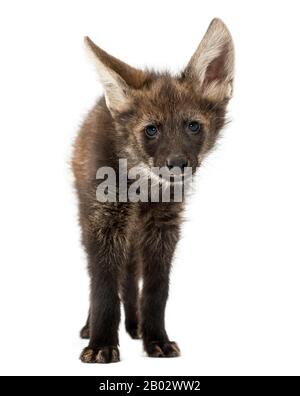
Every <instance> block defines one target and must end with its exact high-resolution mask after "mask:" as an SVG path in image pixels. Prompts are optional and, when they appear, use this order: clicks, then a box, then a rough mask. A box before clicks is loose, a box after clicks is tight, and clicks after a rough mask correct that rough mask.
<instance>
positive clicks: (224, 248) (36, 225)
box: [0, 0, 300, 375]
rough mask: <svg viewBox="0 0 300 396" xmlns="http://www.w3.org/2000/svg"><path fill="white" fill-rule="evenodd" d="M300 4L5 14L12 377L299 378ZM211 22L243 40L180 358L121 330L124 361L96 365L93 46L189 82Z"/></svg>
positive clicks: (181, 271) (182, 287)
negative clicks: (74, 164)
mask: <svg viewBox="0 0 300 396" xmlns="http://www.w3.org/2000/svg"><path fill="white" fill-rule="evenodd" d="M298 3H299V2H297V1H274V0H272V1H266V0H265V1H254V0H251V1H224V0H222V1H213V0H209V1H199V0H195V1H194V0H185V1H182V0H181V1H179V0H169V1H167V0H164V1H161V0H151V1H140V0H139V1H138V0H136V1H129V0H128V1H124V0H123V1H115V0H110V1H106V2H104V1H87V0H84V1H83V0H82V1H74V0H73V1H67V0H64V1H54V0H52V1H30V0H27V1H13V0H12V1H1V5H0V30H1V32H0V33H1V34H0V51H1V52H0V68H1V73H0V117H1V118H0V132H1V143H0V180H1V190H0V191H1V197H0V199H1V205H0V232H1V247H0V265H1V274H0V304H1V330H0V373H1V374H11V375H17V374H19V375H29V374H31V375H41V374H43V375H54V374H58V375H64V374H69V375H129V374H131V375H156V374H159V375H176V374H177V375H215V374H216V375H217V374H219V375H233V374H237V375H242V374H246V375H252V374H266V375H267V374H270V375H276V374H284V375H285V374H294V375H295V374H297V375H299V374H300V368H299V365H300V362H299V356H300V337H299V334H300V319H299V302H300V288H299V278H300V268H299V264H300V253H299V231H300V230H299V228H300V210H299V206H300V188H299V171H300V155H299V151H300V130H299V88H300V87H299V82H300V77H299V75H300V62H299V37H300V24H299V9H298V7H297V6H298ZM213 17H220V18H222V19H223V20H224V21H225V22H226V24H227V25H228V27H229V29H230V30H231V32H232V35H233V38H234V42H235V46H236V80H235V95H234V99H233V100H232V102H231V105H230V118H231V120H232V123H231V124H230V125H229V126H228V127H227V128H226V130H225V131H224V138H223V139H222V140H221V141H220V144H219V147H218V148H217V150H216V151H215V152H214V153H213V154H212V155H211V156H210V157H209V158H208V159H207V161H206V163H205V165H204V166H203V168H202V169H201V170H200V173H199V183H198V184H199V185H198V188H197V191H196V192H195V194H194V195H193V197H192V198H191V199H190V202H189V204H188V208H187V212H186V219H187V221H186V223H185V226H184V230H183V238H182V240H181V242H180V244H179V246H178V250H177V254H176V260H175V262H174V268H173V273H172V281H171V294H170V298H169V302H168V307H167V328H168V331H169V334H170V337H171V339H172V340H176V341H177V342H178V343H179V345H180V347H181V350H182V357H180V358H178V359H149V358H147V357H145V356H144V354H143V352H142V346H141V343H140V341H133V340H131V339H130V338H129V336H127V334H125V332H124V330H123V327H124V326H123V322H122V323H121V334H120V344H121V357H122V362H121V363H118V364H112V365H84V364H82V363H81V362H80V361H79V359H78V356H79V354H80V352H81V349H82V348H83V347H84V346H85V345H86V342H85V341H82V340H79V337H78V331H79V329H80V328H81V326H82V325H83V323H84V321H85V319H86V313H87V309H88V278H87V275H86V271H85V257H84V254H83V251H82V249H81V246H80V239H79V238H80V237H79V228H78V225H77V207H76V200H75V194H74V191H73V188H72V182H73V179H72V175H71V172H70V169H69V165H68V162H69V160H70V156H71V146H72V142H73V140H74V137H75V136H76V132H77V130H78V127H79V125H80V123H81V122H82V119H83V117H84V115H85V114H86V112H87V111H88V109H89V108H90V107H91V106H92V105H93V103H94V102H95V100H96V98H97V97H98V96H99V95H100V94H101V87H100V85H99V83H98V81H97V77H96V75H95V73H94V70H93V67H92V66H90V64H89V63H88V60H87V58H86V56H85V53H84V51H83V36H85V35H89V36H90V37H91V38H92V39H93V40H94V41H95V42H97V43H98V44H99V45H100V46H102V48H104V49H105V50H107V51H108V52H110V53H112V54H113V55H115V56H117V57H120V58H121V59H123V60H125V61H126V62H128V63H131V64H133V65H135V66H144V65H148V66H154V67H156V68H158V69H162V68H164V67H166V66H168V67H169V68H170V69H171V70H174V71H177V70H180V68H182V67H183V66H184V65H185V64H186V63H187V62H188V60H189V57H190V56H191V55H192V53H193V51H194V50H195V48H196V47H197V45H198V43H199V41H200V39H201V37H202V35H203V34H204V32H205V30H206V28H207V26H208V24H209V22H210V21H211V19H212V18H213Z"/></svg>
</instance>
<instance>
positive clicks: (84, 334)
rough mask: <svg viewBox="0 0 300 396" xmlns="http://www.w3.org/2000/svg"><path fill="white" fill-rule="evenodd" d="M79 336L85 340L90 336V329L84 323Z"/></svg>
mask: <svg viewBox="0 0 300 396" xmlns="http://www.w3.org/2000/svg"><path fill="white" fill-rule="evenodd" d="M80 337H81V338H83V339H85V340H87V339H88V338H90V329H89V326H88V325H85V326H84V327H83V328H82V329H81V330H80Z"/></svg>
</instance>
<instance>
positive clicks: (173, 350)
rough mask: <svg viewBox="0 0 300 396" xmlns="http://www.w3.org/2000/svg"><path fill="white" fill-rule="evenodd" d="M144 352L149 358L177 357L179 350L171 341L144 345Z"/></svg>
mask: <svg viewBox="0 0 300 396" xmlns="http://www.w3.org/2000/svg"><path fill="white" fill-rule="evenodd" d="M145 350H146V352H147V354H148V356H150V357H178V356H180V350H179V348H178V345H177V344H176V342H173V341H152V342H148V343H146V344H145Z"/></svg>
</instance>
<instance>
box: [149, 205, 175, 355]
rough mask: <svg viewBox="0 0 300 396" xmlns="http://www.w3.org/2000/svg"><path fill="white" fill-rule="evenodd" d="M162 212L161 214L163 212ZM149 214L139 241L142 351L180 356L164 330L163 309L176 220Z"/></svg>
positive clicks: (173, 246)
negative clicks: (141, 266) (142, 235)
mask: <svg viewBox="0 0 300 396" xmlns="http://www.w3.org/2000/svg"><path fill="white" fill-rule="evenodd" d="M162 212H163V211H162ZM164 212H165V213H167V216H166V215H165V214H163V213H160V212H158V213H154V214H152V215H151V216H150V217H149V218H148V219H147V221H146V223H145V228H144V237H143V241H142V251H143V263H144V264H143V280H144V284H143V294H142V337H143V343H144V348H145V351H146V352H147V354H148V355H149V356H151V357H176V356H179V355H180V351H179V348H178V346H177V344H176V343H175V342H171V341H170V340H169V337H168V335H167V332H166V329H165V307H166V302H167V298H168V291H169V273H170V267H171V261H172V258H173V254H174V250H175V247H176V243H177V241H178V238H179V218H178V216H177V215H176V214H174V216H170V212H169V210H167V211H164Z"/></svg>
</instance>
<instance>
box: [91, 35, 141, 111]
mask: <svg viewBox="0 0 300 396" xmlns="http://www.w3.org/2000/svg"><path fill="white" fill-rule="evenodd" d="M84 42H85V46H86V48H87V50H88V53H89V55H90V56H91V59H92V60H93V62H94V63H95V66H96V69H97V72H98V75H99V77H100V81H101V83H102V85H103V88H104V96H105V101H106V105H107V107H108V109H109V110H110V111H111V112H112V113H113V112H120V111H122V110H124V109H126V107H127V104H128V103H129V97H130V89H132V88H135V89H137V88H140V87H141V86H142V85H143V84H144V82H145V81H146V79H147V75H146V73H144V72H143V71H141V70H138V69H135V68H133V67H131V66H129V65H127V64H126V63H124V62H122V61H120V60H119V59H117V58H115V57H113V56H111V55H109V54H108V53H107V52H105V51H103V50H102V49H101V48H99V47H98V46H97V45H96V44H95V43H94V42H93V41H92V40H91V39H90V38H89V37H85V39H84Z"/></svg>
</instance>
